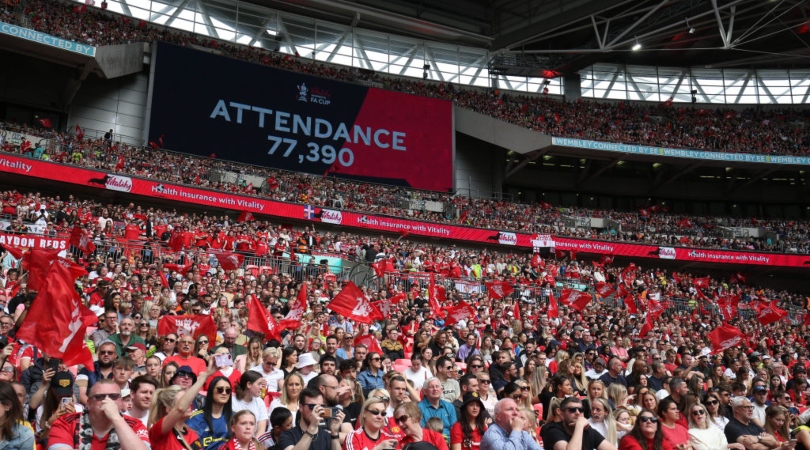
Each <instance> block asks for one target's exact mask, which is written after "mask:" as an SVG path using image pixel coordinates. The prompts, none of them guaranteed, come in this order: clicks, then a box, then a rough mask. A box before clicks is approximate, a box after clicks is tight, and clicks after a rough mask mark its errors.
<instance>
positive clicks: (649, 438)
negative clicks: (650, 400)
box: [619, 409, 673, 450]
mask: <svg viewBox="0 0 810 450" xmlns="http://www.w3.org/2000/svg"><path fill="white" fill-rule="evenodd" d="M642 442H643V443H644V444H642ZM642 449H647V450H653V449H655V450H673V448H672V445H671V444H670V443H669V442H668V441H666V440H664V432H663V431H661V427H659V426H658V417H657V416H656V415H655V412H654V411H651V410H649V409H642V410H641V412H640V413H639V415H638V417H637V418H636V424H635V425H634V426H633V429H632V430H630V432H629V433H627V435H626V436H625V437H623V438H622V440H621V441H620V442H619V450H642Z"/></svg>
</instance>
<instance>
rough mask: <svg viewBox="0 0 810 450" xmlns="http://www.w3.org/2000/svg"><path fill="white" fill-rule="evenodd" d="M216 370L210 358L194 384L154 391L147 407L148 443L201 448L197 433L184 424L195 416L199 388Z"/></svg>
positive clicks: (159, 445) (168, 447)
mask: <svg viewBox="0 0 810 450" xmlns="http://www.w3.org/2000/svg"><path fill="white" fill-rule="evenodd" d="M216 371H217V366H216V364H215V363H214V360H213V359H212V360H210V361H209V362H208V366H207V367H206V370H205V371H204V372H203V373H202V374H200V377H199V378H197V379H195V380H194V384H193V385H191V386H189V387H181V386H170V387H168V388H165V389H159V390H158V391H157V392H155V395H154V397H153V398H152V405H151V407H150V408H149V440H150V441H151V442H152V444H153V445H154V447H155V448H156V449H172V448H174V449H178V448H186V449H188V448H192V449H193V448H201V447H202V442H201V441H200V440H199V437H198V436H197V433H196V432H195V431H194V430H193V429H191V428H190V427H188V426H187V425H186V421H187V420H188V419H189V418H190V417H191V415H192V414H193V413H194V408H193V405H194V400H195V399H196V398H197V396H198V394H199V392H200V389H202V387H203V386H205V384H206V382H207V381H208V379H209V378H211V376H212V375H213V374H214V373H215V372H216ZM178 373H180V371H178Z"/></svg>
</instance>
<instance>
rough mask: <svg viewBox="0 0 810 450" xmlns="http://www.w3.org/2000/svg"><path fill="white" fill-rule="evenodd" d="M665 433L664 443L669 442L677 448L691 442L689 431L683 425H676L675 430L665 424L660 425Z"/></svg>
mask: <svg viewBox="0 0 810 450" xmlns="http://www.w3.org/2000/svg"><path fill="white" fill-rule="evenodd" d="M658 426H660V427H661V429H662V430H663V431H664V441H668V442H669V443H670V444H672V446H673V447H675V446H676V445H678V444H683V443H684V442H689V430H687V429H686V428H684V427H683V426H682V425H681V424H678V423H676V424H675V428H669V427H667V426H665V425H664V424H663V423H660V424H658Z"/></svg>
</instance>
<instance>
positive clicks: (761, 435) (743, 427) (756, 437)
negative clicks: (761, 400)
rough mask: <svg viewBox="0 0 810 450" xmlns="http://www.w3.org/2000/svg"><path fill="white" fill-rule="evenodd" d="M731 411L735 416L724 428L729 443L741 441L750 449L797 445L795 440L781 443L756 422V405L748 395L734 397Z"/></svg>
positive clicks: (784, 448) (785, 449) (758, 449)
mask: <svg viewBox="0 0 810 450" xmlns="http://www.w3.org/2000/svg"><path fill="white" fill-rule="evenodd" d="M731 411H732V413H733V417H731V418H730V419H729V420H728V424H727V425H726V429H725V430H723V432H724V433H725V434H726V440H728V442H729V443H732V442H737V443H740V444H742V445H743V446H745V448H746V449H749V450H764V449H773V448H779V449H780V450H789V449H792V448H793V447H795V445H796V442H795V441H793V442H785V443H782V444H780V443H779V442H778V441H777V440H776V438H774V437H773V435H771V434H768V433H766V432H765V429H763V428H762V427H760V426H759V425H757V424H756V423H754V420H753V419H754V405H752V404H751V401H750V400H748V398H747V397H734V398H732V399H731Z"/></svg>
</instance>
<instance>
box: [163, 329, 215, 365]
mask: <svg viewBox="0 0 810 450" xmlns="http://www.w3.org/2000/svg"><path fill="white" fill-rule="evenodd" d="M178 350H179V352H178V353H177V354H176V355H174V356H169V357H167V358H166V359H164V360H163V365H164V366H165V365H166V364H169V363H170V362H174V363H177V365H178V366H181V367H182V366H187V367H190V368H191V370H192V371H193V373H194V374H196V375H199V374H201V373H203V372H204V371H205V361H203V360H202V359H200V358H199V357H197V356H195V355H194V354H193V352H194V338H193V337H191V336H189V335H183V336H180V341H179V345H178Z"/></svg>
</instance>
